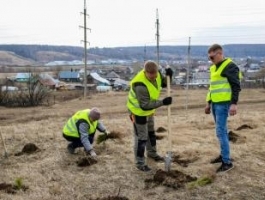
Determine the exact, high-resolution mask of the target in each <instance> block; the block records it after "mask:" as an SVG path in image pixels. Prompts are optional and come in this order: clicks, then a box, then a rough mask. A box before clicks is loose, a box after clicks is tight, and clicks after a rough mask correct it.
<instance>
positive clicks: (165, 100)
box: [162, 97, 172, 106]
mask: <svg viewBox="0 0 265 200" xmlns="http://www.w3.org/2000/svg"><path fill="white" fill-rule="evenodd" d="M162 101H163V105H164V106H167V105H170V104H171V103H172V97H166V98H164V99H163V100H162Z"/></svg>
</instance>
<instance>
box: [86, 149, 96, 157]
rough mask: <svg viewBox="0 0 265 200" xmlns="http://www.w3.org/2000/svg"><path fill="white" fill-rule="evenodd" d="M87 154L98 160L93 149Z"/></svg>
mask: <svg viewBox="0 0 265 200" xmlns="http://www.w3.org/2000/svg"><path fill="white" fill-rule="evenodd" d="M87 154H88V155H90V156H91V157H92V158H95V159H96V158H97V154H96V152H95V151H94V150H93V149H91V150H89V151H87Z"/></svg>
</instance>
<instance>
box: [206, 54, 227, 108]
mask: <svg viewBox="0 0 265 200" xmlns="http://www.w3.org/2000/svg"><path fill="white" fill-rule="evenodd" d="M231 62H232V60H231V59H230V58H227V59H226V60H225V61H224V62H223V63H222V64H221V66H220V67H219V68H218V69H217V70H216V65H212V66H211V68H210V72H211V80H210V81H211V82H210V91H209V92H210V94H209V95H210V96H208V97H207V98H210V99H208V100H211V101H212V102H214V103H216V102H222V101H230V100H231V95H232V91H231V86H230V84H229V82H228V80H227V78H226V77H222V76H221V73H222V71H223V70H224V68H225V67H226V66H227V65H228V64H229V63H231Z"/></svg>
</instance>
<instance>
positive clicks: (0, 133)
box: [0, 131, 7, 158]
mask: <svg viewBox="0 0 265 200" xmlns="http://www.w3.org/2000/svg"><path fill="white" fill-rule="evenodd" d="M0 135H1V139H2V143H3V146H4V149H5V158H7V150H6V144H5V141H4V137H3V135H2V132H1V131H0Z"/></svg>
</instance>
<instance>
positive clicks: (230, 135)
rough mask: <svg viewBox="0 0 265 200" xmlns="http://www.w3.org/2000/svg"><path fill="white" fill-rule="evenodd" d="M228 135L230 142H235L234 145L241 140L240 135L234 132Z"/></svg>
mask: <svg viewBox="0 0 265 200" xmlns="http://www.w3.org/2000/svg"><path fill="white" fill-rule="evenodd" d="M228 135H229V141H231V142H234V143H235V142H236V141H237V139H238V138H239V135H238V134H236V133H234V132H233V131H229V133H228Z"/></svg>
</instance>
